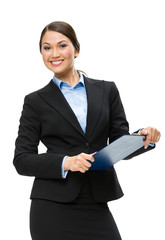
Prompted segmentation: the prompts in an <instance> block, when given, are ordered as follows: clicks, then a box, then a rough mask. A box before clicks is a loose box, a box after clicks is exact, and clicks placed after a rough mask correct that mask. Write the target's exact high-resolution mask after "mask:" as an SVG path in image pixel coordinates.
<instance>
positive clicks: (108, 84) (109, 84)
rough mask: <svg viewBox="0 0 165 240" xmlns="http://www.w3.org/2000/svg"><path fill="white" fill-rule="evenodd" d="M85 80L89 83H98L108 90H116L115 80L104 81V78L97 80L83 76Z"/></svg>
mask: <svg viewBox="0 0 165 240" xmlns="http://www.w3.org/2000/svg"><path fill="white" fill-rule="evenodd" d="M84 79H85V81H86V82H88V83H90V84H98V85H102V86H103V87H104V88H105V89H107V90H110V91H115V92H116V91H118V89H117V86H116V84H115V82H113V81H106V80H99V79H93V78H89V77H84Z"/></svg>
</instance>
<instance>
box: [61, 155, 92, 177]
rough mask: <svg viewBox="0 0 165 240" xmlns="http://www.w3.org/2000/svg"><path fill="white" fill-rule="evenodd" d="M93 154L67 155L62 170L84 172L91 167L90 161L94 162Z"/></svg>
mask: <svg viewBox="0 0 165 240" xmlns="http://www.w3.org/2000/svg"><path fill="white" fill-rule="evenodd" d="M93 154H94V153H92V154H86V153H80V154H78V155H76V156H72V157H67V158H66V160H65V164H64V171H67V170H70V171H72V172H75V171H79V172H81V173H85V172H86V171H88V170H89V168H90V167H91V163H90V162H89V161H91V162H94V157H93Z"/></svg>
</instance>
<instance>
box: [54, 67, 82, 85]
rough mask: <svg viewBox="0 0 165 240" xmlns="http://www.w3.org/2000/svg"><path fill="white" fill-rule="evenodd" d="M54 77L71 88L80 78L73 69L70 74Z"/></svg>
mask: <svg viewBox="0 0 165 240" xmlns="http://www.w3.org/2000/svg"><path fill="white" fill-rule="evenodd" d="M55 76H56V77H57V78H58V79H60V80H61V81H63V82H66V83H68V84H69V85H70V86H72V87H74V86H75V85H76V84H77V83H78V82H79V80H80V76H79V74H78V73H77V71H76V69H73V71H72V72H69V73H68V72H67V73H63V74H56V75H55Z"/></svg>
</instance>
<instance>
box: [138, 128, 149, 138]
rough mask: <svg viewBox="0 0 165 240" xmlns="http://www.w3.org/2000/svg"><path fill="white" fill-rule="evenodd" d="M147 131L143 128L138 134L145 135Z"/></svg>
mask: <svg viewBox="0 0 165 240" xmlns="http://www.w3.org/2000/svg"><path fill="white" fill-rule="evenodd" d="M147 133H148V131H147V130H145V129H143V130H141V131H140V135H144V136H146V135H147Z"/></svg>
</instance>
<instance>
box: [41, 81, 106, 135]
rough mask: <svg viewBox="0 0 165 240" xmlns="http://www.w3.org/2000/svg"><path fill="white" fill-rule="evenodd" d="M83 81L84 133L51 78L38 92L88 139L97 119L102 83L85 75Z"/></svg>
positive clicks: (101, 95) (100, 104)
mask: <svg viewBox="0 0 165 240" xmlns="http://www.w3.org/2000/svg"><path fill="white" fill-rule="evenodd" d="M84 82H85V86H86V92H87V102H88V110H87V127H86V134H84V132H83V130H82V128H81V126H80V124H79V122H78V120H77V117H76V116H75V114H74V112H73V110H72V109H71V107H70V106H69V104H68V102H67V101H66V99H65V97H64V96H63V94H62V93H61V91H60V90H59V88H58V87H57V86H56V85H55V84H54V83H53V81H52V80H51V81H50V82H49V84H48V85H47V86H46V87H44V88H43V89H41V90H39V91H38V94H39V95H40V96H41V97H42V98H43V100H44V101H46V102H47V103H48V104H49V105H50V106H52V107H53V108H54V109H55V110H56V111H57V112H58V113H59V114H61V115H62V116H63V117H64V118H65V119H66V120H67V121H68V122H69V123H70V124H71V125H72V126H73V127H74V128H75V129H76V130H77V131H78V132H79V133H80V134H81V135H82V136H83V137H84V138H85V139H86V138H87V139H89V138H90V137H91V135H92V134H93V131H94V129H95V127H96V124H97V121H98V119H99V115H100V111H101V106H102V99H103V84H101V83H102V81H98V80H92V79H90V78H87V77H84Z"/></svg>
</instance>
